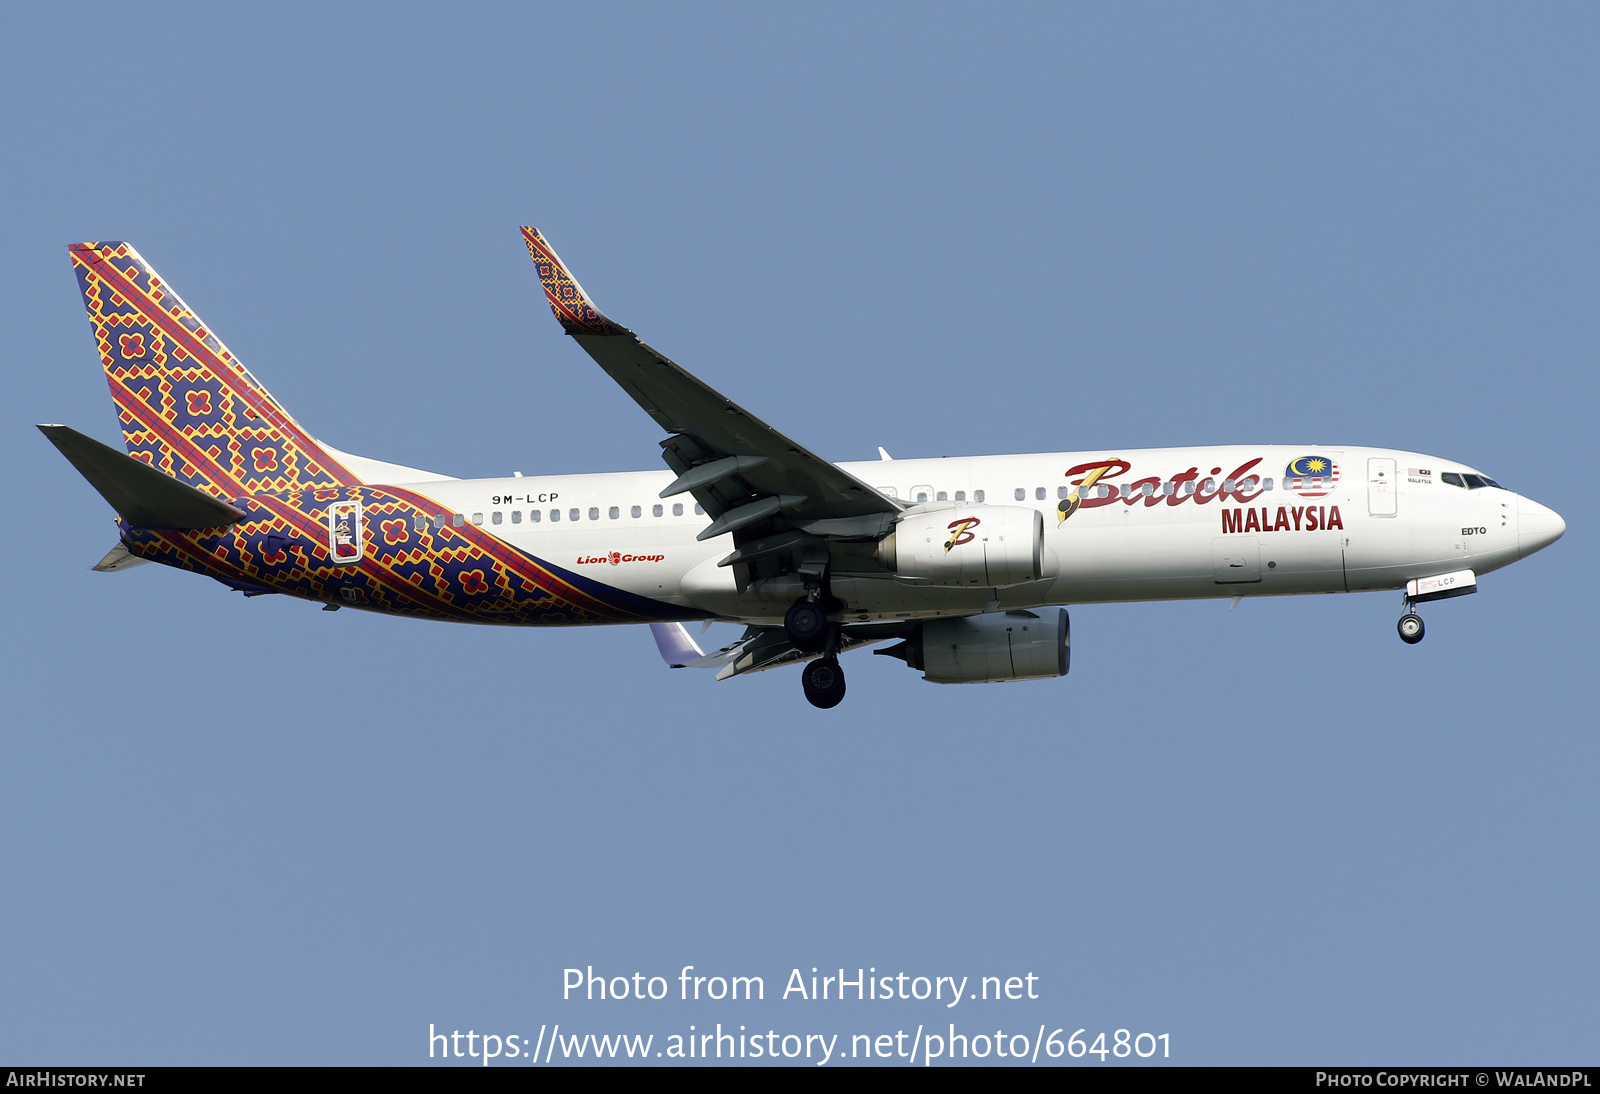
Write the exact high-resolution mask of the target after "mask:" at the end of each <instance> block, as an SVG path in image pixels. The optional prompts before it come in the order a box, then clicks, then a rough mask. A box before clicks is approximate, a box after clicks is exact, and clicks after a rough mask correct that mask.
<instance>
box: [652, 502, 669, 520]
mask: <svg viewBox="0 0 1600 1094" xmlns="http://www.w3.org/2000/svg"><path fill="white" fill-rule="evenodd" d="M664 512H666V510H665V509H663V508H661V506H659V505H652V506H651V507H650V515H651V516H652V517H659V516H660V515H661V514H662V513H664Z"/></svg>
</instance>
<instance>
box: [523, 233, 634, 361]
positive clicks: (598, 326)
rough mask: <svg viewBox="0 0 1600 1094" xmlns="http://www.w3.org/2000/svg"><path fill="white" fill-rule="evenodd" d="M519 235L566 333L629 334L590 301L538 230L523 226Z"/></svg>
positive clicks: (551, 308)
mask: <svg viewBox="0 0 1600 1094" xmlns="http://www.w3.org/2000/svg"><path fill="white" fill-rule="evenodd" d="M522 238H523V240H525V241H526V242H527V244H528V254H529V256H530V257H531V258H532V259H533V266H534V269H536V270H538V271H539V281H540V283H542V284H543V285H544V294H545V296H546V297H548V298H549V300H550V310H551V311H553V312H555V313H556V319H558V320H559V321H560V322H561V326H562V328H563V329H564V330H565V331H566V332H567V333H568V334H626V333H628V332H627V330H626V329H624V328H623V327H621V326H619V325H618V324H616V323H613V322H612V321H611V320H609V319H607V318H606V317H605V316H604V315H603V314H602V313H601V312H600V309H598V308H596V307H595V306H594V305H593V304H592V303H590V302H589V296H588V294H587V293H585V292H584V291H583V286H582V285H580V284H578V281H577V278H575V277H573V276H572V275H571V274H570V273H568V272H567V267H566V266H565V265H564V264H563V263H562V261H561V259H560V257H559V256H558V255H557V254H556V252H555V250H554V249H553V248H552V247H551V246H550V244H548V243H546V242H545V238H544V236H542V235H540V234H539V229H537V228H530V227H528V226H527V225H524V226H523V228H522Z"/></svg>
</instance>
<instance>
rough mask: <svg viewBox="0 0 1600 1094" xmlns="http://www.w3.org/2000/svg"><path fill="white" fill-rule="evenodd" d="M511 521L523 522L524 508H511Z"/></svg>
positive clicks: (514, 522)
mask: <svg viewBox="0 0 1600 1094" xmlns="http://www.w3.org/2000/svg"><path fill="white" fill-rule="evenodd" d="M511 523H512V524H521V523H522V510H521V509H513V510H511Z"/></svg>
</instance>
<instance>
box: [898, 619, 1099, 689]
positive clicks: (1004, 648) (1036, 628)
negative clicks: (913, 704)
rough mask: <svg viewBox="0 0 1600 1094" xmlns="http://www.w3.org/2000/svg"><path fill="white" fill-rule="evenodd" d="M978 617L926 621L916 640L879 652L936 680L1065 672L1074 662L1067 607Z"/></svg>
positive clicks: (983, 679)
mask: <svg viewBox="0 0 1600 1094" xmlns="http://www.w3.org/2000/svg"><path fill="white" fill-rule="evenodd" d="M1056 612H1057V615H1056V618H1054V619H1051V618H1050V616H1049V613H1045V614H1044V615H1043V616H1040V615H1036V614H1035V613H1033V612H1005V613H1004V614H996V615H974V616H967V617H965V618H961V619H935V620H933V621H931V622H928V623H924V624H923V625H922V628H921V629H920V630H919V631H918V632H917V633H916V634H915V635H913V636H912V637H911V638H908V639H906V640H905V641H904V642H902V643H900V644H899V645H897V646H894V647H892V648H890V649H885V650H876V651H874V652H876V653H882V654H886V655H888V656H890V657H898V658H900V659H901V660H903V661H904V662H905V663H906V664H908V665H910V666H911V667H912V668H914V669H921V670H922V672H923V673H924V676H923V679H924V680H931V681H932V682H933V683H935V684H984V683H998V682H1001V681H1005V680H1043V679H1047V678H1049V677H1052V676H1065V675H1066V674H1067V669H1068V668H1069V667H1070V665H1071V662H1072V624H1071V621H1070V620H1069V619H1068V618H1067V609H1065V608H1057V609H1056Z"/></svg>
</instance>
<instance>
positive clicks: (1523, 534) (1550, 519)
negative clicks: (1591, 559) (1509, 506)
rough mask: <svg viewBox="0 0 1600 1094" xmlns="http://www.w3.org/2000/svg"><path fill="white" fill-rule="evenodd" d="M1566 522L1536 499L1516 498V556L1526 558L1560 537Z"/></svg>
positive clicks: (1565, 528)
mask: <svg viewBox="0 0 1600 1094" xmlns="http://www.w3.org/2000/svg"><path fill="white" fill-rule="evenodd" d="M1566 530H1567V522H1566V521H1564V520H1562V519H1561V514H1560V513H1557V512H1556V511H1555V510H1554V509H1550V508H1547V507H1545V506H1543V505H1540V504H1539V503H1538V502H1536V501H1530V500H1529V499H1527V498H1524V497H1521V496H1519V497H1518V498H1517V557H1518V558H1527V557H1528V556H1529V555H1531V554H1533V552H1535V551H1540V550H1543V549H1544V548H1546V547H1548V546H1550V545H1551V544H1552V543H1554V542H1555V541H1556V540H1558V539H1560V538H1561V536H1562V534H1563V533H1565V532H1566Z"/></svg>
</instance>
